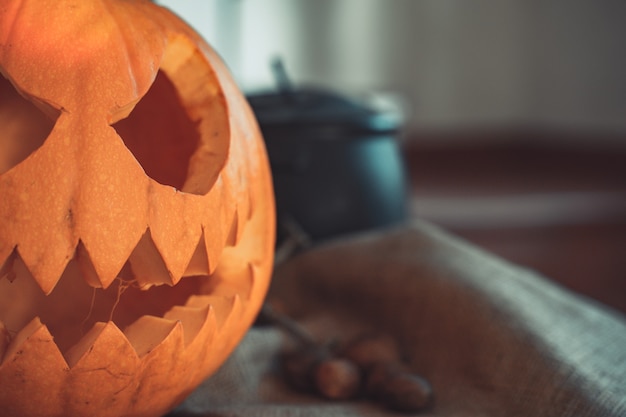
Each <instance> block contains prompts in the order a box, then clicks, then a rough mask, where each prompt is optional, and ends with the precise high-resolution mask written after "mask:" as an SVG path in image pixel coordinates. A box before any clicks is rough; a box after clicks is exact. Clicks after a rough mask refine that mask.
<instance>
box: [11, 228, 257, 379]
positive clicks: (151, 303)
mask: <svg viewBox="0 0 626 417" xmlns="http://www.w3.org/2000/svg"><path fill="white" fill-rule="evenodd" d="M146 236H147V237H146ZM203 241H204V239H203V238H201V240H200V242H201V244H199V245H198V248H197V249H196V250H195V252H194V255H193V256H192V260H190V262H189V267H188V268H187V270H186V271H185V273H184V274H182V275H183V276H184V278H183V279H181V277H178V278H177V279H174V280H173V279H172V278H171V277H172V275H171V274H170V273H169V272H168V271H167V269H165V267H164V262H163V260H162V259H159V258H158V251H156V250H155V249H154V245H153V244H152V243H151V242H150V237H149V234H148V233H147V234H146V235H145V236H144V238H142V239H141V241H140V243H139V244H138V246H137V247H138V248H139V249H140V250H135V251H133V255H131V256H130V257H129V259H128V261H127V263H126V265H125V266H124V267H123V268H122V270H121V271H120V273H119V274H118V276H117V277H116V278H115V279H114V280H113V281H112V282H111V283H110V285H108V286H107V287H106V288H102V287H101V286H100V285H99V284H100V281H94V279H93V276H90V274H89V267H88V266H89V265H88V264H87V268H86V267H85V265H86V262H88V259H86V258H85V256H84V253H82V252H81V249H80V245H79V247H78V249H77V251H76V254H75V256H74V257H73V259H72V260H71V261H70V262H69V263H68V265H67V267H66V269H65V271H64V272H63V274H62V276H61V277H60V278H59V280H58V281H57V283H56V285H55V286H54V288H53V289H52V291H51V292H50V293H49V294H47V295H46V293H45V292H44V291H43V290H42V288H41V286H40V285H39V283H38V282H37V281H36V280H35V278H34V277H33V276H32V275H31V273H30V272H29V270H28V268H27V266H26V265H25V263H24V262H23V261H22V259H21V258H20V256H19V253H18V252H19V251H14V252H13V254H12V255H11V257H10V258H9V259H8V260H6V261H5V262H4V264H3V265H2V267H1V268H0V360H1V361H2V362H0V363H1V365H0V367H1V366H4V364H5V363H6V362H7V361H9V360H10V358H11V357H13V356H15V355H16V354H18V353H20V352H21V351H22V350H23V349H24V347H25V346H27V344H28V342H29V341H32V340H33V338H36V339H37V338H39V339H41V338H42V337H43V338H44V339H45V338H48V339H50V340H54V342H55V343H54V344H53V345H55V346H54V348H55V349H57V350H58V355H62V356H63V358H64V359H65V362H66V363H67V365H68V366H69V367H73V366H76V365H77V364H78V363H80V362H81V361H85V360H87V359H85V355H87V354H88V353H89V352H93V351H94V350H98V345H99V344H103V343H105V344H106V346H109V347H108V349H110V346H117V345H119V346H118V347H119V348H120V349H129V348H131V347H132V349H131V350H133V351H134V355H136V357H137V358H141V357H143V356H145V355H149V353H150V352H152V351H153V350H154V349H155V348H157V347H161V346H162V345H163V343H165V342H167V343H165V344H168V343H169V345H177V344H178V345H181V346H189V345H191V344H193V343H203V341H201V340H198V339H199V335H202V337H203V338H210V337H213V336H214V335H215V332H220V331H221V329H222V328H225V326H227V324H228V322H230V321H233V320H237V318H238V317H239V315H240V314H241V311H242V308H241V305H242V303H245V301H246V299H247V298H248V296H249V291H250V290H251V287H252V282H253V279H254V267H253V266H252V265H251V264H249V263H248V262H247V261H245V260H243V258H242V257H241V256H240V255H239V253H238V249H237V247H234V246H229V247H226V248H225V249H224V250H223V252H222V255H221V256H220V259H219V261H218V262H217V267H216V269H215V271H214V272H213V273H211V274H208V273H206V274H195V272H196V271H199V270H202V267H200V266H198V263H200V264H201V263H202V262H204V263H205V265H206V258H207V256H206V250H205V249H204V244H203V243H202V242H203ZM146 248H148V249H146ZM202 252H204V254H202ZM203 260H204V261H203ZM85 271H87V273H85ZM163 284H167V285H163ZM39 339H37V340H39ZM118 339H119V340H118ZM112 340H113V341H112ZM168 341H169V342H168ZM205 342H206V341H205ZM103 349H104V347H103Z"/></svg>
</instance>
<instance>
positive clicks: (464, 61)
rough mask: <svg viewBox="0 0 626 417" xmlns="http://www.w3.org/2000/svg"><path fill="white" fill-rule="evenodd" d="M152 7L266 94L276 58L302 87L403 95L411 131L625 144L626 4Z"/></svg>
mask: <svg viewBox="0 0 626 417" xmlns="http://www.w3.org/2000/svg"><path fill="white" fill-rule="evenodd" d="M159 3H161V4H164V5H166V6H168V7H170V8H171V9H173V10H174V11H176V12H177V13H178V14H180V15H181V16H182V17H183V18H185V19H186V20H187V21H188V22H190V23H191V25H192V26H194V27H195V28H196V29H197V30H198V31H200V32H201V33H202V34H203V35H204V36H205V38H206V39H208V41H209V42H210V43H211V44H212V45H213V46H214V47H215V48H216V49H217V50H218V52H219V53H220V54H221V55H222V56H223V58H224V59H225V61H226V62H227V64H228V65H229V66H230V68H231V70H232V71H233V73H234V75H235V77H236V79H237V81H238V83H239V84H240V86H241V87H242V88H243V89H244V90H245V91H251V90H255V89H259V88H264V87H272V86H273V84H274V82H273V79H272V75H271V73H270V65H269V63H270V60H271V59H272V58H273V57H275V56H280V57H282V59H283V60H284V62H285V65H286V67H287V70H288V72H289V74H290V75H291V77H292V79H293V80H294V82H296V83H297V84H306V85H319V86H323V87H328V88H332V89H337V90H340V91H344V92H346V93H351V94H352V93H354V94H364V93H372V92H374V93H377V94H384V95H391V97H394V98H395V99H398V100H399V101H400V102H402V103H404V104H406V109H407V116H408V125H407V128H408V129H409V130H417V131H423V130H425V129H426V130H431V129H464V128H468V127H470V128H475V127H479V128H484V127H494V126H495V127H507V128H510V127H516V126H532V127H546V128H556V129H561V130H563V129H566V130H567V129H571V130H578V131H580V130H584V131H594V132H598V131H601V132H602V133H617V135H611V134H608V135H600V136H599V138H598V139H596V141H597V140H606V138H611V140H615V139H614V136H618V137H626V135H623V133H625V132H626V117H625V115H626V80H625V74H626V24H624V22H626V2H622V1H617V0H615V1H611V0H603V1H588V0H587V1H585V0H555V1H550V2H545V1H536V0H497V1H496V0H472V1H459V0H420V1H416V0H315V1H312V0H204V1H203V2H199V1H196V0H160V1H159ZM502 140H505V138H504V137H503V138H502ZM618 141H620V142H621V140H619V139H618Z"/></svg>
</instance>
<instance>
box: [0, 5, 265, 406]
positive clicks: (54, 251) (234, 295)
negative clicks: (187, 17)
mask: <svg viewBox="0 0 626 417" xmlns="http://www.w3.org/2000/svg"><path fill="white" fill-rule="evenodd" d="M0 72H1V74H2V76H1V77H0V360H1V362H0V410H1V411H0V414H2V415H3V416H39V417H41V416H95V415H97V416H158V415H162V414H164V413H165V412H166V411H167V410H169V409H171V408H172V407H173V406H174V405H176V404H177V403H179V402H181V401H182V400H183V399H184V397H185V396H186V395H187V394H188V393H189V392H190V391H191V390H193V389H194V388H195V387H196V386H197V385H198V384H199V383H200V382H201V381H202V380H203V379H204V378H206V377H207V376H209V375H210V374H211V373H212V372H214V371H215V370H216V369H217V368H218V367H219V366H220V364H221V363H223V361H224V360H225V359H226V357H227V356H228V354H229V353H230V352H231V351H232V350H233V349H234V347H235V346H236V344H237V343H238V342H239V341H240V339H241V338H242V337H243V335H244V333H245V332H246V330H247V329H248V328H249V326H250V325H251V323H252V321H253V320H254V317H255V315H256V313H257V311H258V309H259V308H260V305H261V303H262V300H263V298H264V296H265V293H266V290H267V287H268V284H269V280H270V274H271V268H272V262H273V249H274V228H275V224H274V223H275V220H274V202H273V201H274V200H273V190H272V183H271V177H270V172H269V165H268V161H267V157H266V153H265V148H264V146H263V142H262V138H261V136H260V133H259V129H258V127H257V124H256V121H255V119H254V117H253V114H252V113H251V111H250V109H249V107H248V105H247V103H246V101H245V99H244V97H243V96H242V95H241V93H240V91H239V90H238V89H237V87H236V85H235V83H234V82H233V80H232V79H231V77H230V75H229V74H228V71H227V69H226V68H225V66H224V64H223V63H222V62H221V61H220V59H219V58H218V57H217V56H216V54H215V52H214V51H213V50H212V49H211V48H210V47H209V46H208V45H207V44H206V43H205V42H204V41H203V40H202V39H201V38H200V37H199V36H198V35H197V34H196V33H195V32H193V31H192V30H191V29H190V28H189V27H188V26H187V25H186V24H185V23H184V22H183V21H181V20H180V19H178V18H177V17H176V16H175V15H173V14H172V13H171V12H169V11H167V10H166V9H163V8H160V7H158V6H156V5H154V4H152V3H150V2H147V1H132V0H93V1H87V0H80V1H76V0H2V2H1V3H0Z"/></svg>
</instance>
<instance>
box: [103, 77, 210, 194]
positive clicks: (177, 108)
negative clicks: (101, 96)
mask: <svg viewBox="0 0 626 417" xmlns="http://www.w3.org/2000/svg"><path fill="white" fill-rule="evenodd" d="M197 124H198V123H197V122H194V121H193V120H191V119H190V118H189V116H188V115H187V112H186V111H185V108H184V107H183V104H182V103H181V100H180V98H179V95H178V93H177V91H176V87H175V86H174V84H173V83H172V82H171V81H170V79H169V78H168V77H167V75H165V73H163V71H159V72H158V74H157V76H156V79H155V81H154V83H153V84H152V86H151V87H150V90H149V91H148V92H147V93H146V95H145V96H144V97H142V98H141V100H140V101H139V103H137V105H136V106H135V108H134V109H133V111H132V112H131V113H130V115H129V116H128V117H127V118H125V119H122V120H120V121H118V122H117V123H115V124H114V125H113V127H114V128H115V130H116V131H117V133H118V134H119V135H120V137H121V138H122V140H123V141H124V143H125V144H126V147H127V148H128V149H129V150H130V151H131V152H132V154H133V155H134V156H135V158H136V159H137V161H138V162H139V163H140V164H141V166H142V167H143V169H144V171H145V172H146V175H148V176H149V177H150V178H152V179H153V180H155V181H157V182H158V183H160V184H163V185H170V186H172V187H175V188H177V189H179V190H180V189H182V187H183V184H184V183H185V180H186V178H187V171H188V169H189V161H190V158H191V156H192V155H193V153H194V151H195V150H196V148H197V147H198V142H199V140H200V134H199V132H198V126H197Z"/></svg>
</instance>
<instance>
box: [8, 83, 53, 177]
mask: <svg viewBox="0 0 626 417" xmlns="http://www.w3.org/2000/svg"><path fill="white" fill-rule="evenodd" d="M38 105H39V107H40V108H41V109H45V112H44V111H42V110H41V109H40V108H39V107H38V106H36V105H35V104H33V103H32V102H30V101H28V100H26V99H25V98H24V97H22V96H21V95H20V93H19V92H18V91H17V90H16V89H15V87H13V85H12V84H11V82H9V80H7V79H6V78H4V77H2V76H0V175H2V174H4V173H5V172H7V171H9V170H10V169H11V168H13V167H15V166H16V165H17V164H19V163H20V162H22V161H23V160H25V159H26V158H28V156H29V155H30V154H32V153H33V152H35V151H36V150H37V149H39V147H41V145H43V143H44V142H45V140H46V138H47V137H48V135H49V134H50V132H51V131H52V128H53V127H54V124H55V122H56V119H57V118H58V117H59V112H58V111H56V110H54V109H53V108H52V107H50V106H47V105H46V104H44V103H41V102H40V103H38Z"/></svg>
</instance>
